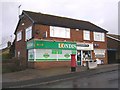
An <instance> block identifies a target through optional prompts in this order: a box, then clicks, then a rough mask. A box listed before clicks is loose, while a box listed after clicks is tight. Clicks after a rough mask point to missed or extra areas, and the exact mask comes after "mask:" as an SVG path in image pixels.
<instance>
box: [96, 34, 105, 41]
mask: <svg viewBox="0 0 120 90" xmlns="http://www.w3.org/2000/svg"><path fill="white" fill-rule="evenodd" d="M94 41H105V36H104V33H99V32H94Z"/></svg>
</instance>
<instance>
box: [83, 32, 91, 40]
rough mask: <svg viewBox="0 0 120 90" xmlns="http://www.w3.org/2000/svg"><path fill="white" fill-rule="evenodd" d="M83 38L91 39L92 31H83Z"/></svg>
mask: <svg viewBox="0 0 120 90" xmlns="http://www.w3.org/2000/svg"><path fill="white" fill-rule="evenodd" d="M83 39H84V40H90V31H85V30H84V31H83Z"/></svg>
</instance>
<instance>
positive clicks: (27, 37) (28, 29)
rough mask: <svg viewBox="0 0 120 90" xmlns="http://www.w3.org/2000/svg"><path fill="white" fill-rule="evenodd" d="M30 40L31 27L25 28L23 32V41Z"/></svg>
mask: <svg viewBox="0 0 120 90" xmlns="http://www.w3.org/2000/svg"><path fill="white" fill-rule="evenodd" d="M31 38H32V26H30V27H28V28H26V30H25V41H27V40H29V39H31Z"/></svg>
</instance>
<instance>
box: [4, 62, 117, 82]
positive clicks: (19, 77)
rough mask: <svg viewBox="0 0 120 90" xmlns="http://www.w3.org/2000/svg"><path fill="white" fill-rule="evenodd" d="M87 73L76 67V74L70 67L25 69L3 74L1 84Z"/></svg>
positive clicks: (102, 66) (100, 67) (105, 66)
mask: <svg viewBox="0 0 120 90" xmlns="http://www.w3.org/2000/svg"><path fill="white" fill-rule="evenodd" d="M117 65H118V64H107V65H99V66H98V67H97V68H95V69H101V70H103V69H104V68H108V69H109V68H110V67H113V66H117ZM84 71H89V70H88V69H87V67H83V66H78V67H77V68H76V72H71V68H70V67H58V68H49V69H42V70H40V69H26V70H23V71H19V72H13V73H5V74H2V83H10V82H19V81H27V80H32V79H37V78H48V77H54V76H59V75H65V74H71V73H77V72H84Z"/></svg>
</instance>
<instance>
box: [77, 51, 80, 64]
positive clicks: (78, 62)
mask: <svg viewBox="0 0 120 90" xmlns="http://www.w3.org/2000/svg"><path fill="white" fill-rule="evenodd" d="M77 65H81V51H80V50H78V51H77Z"/></svg>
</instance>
